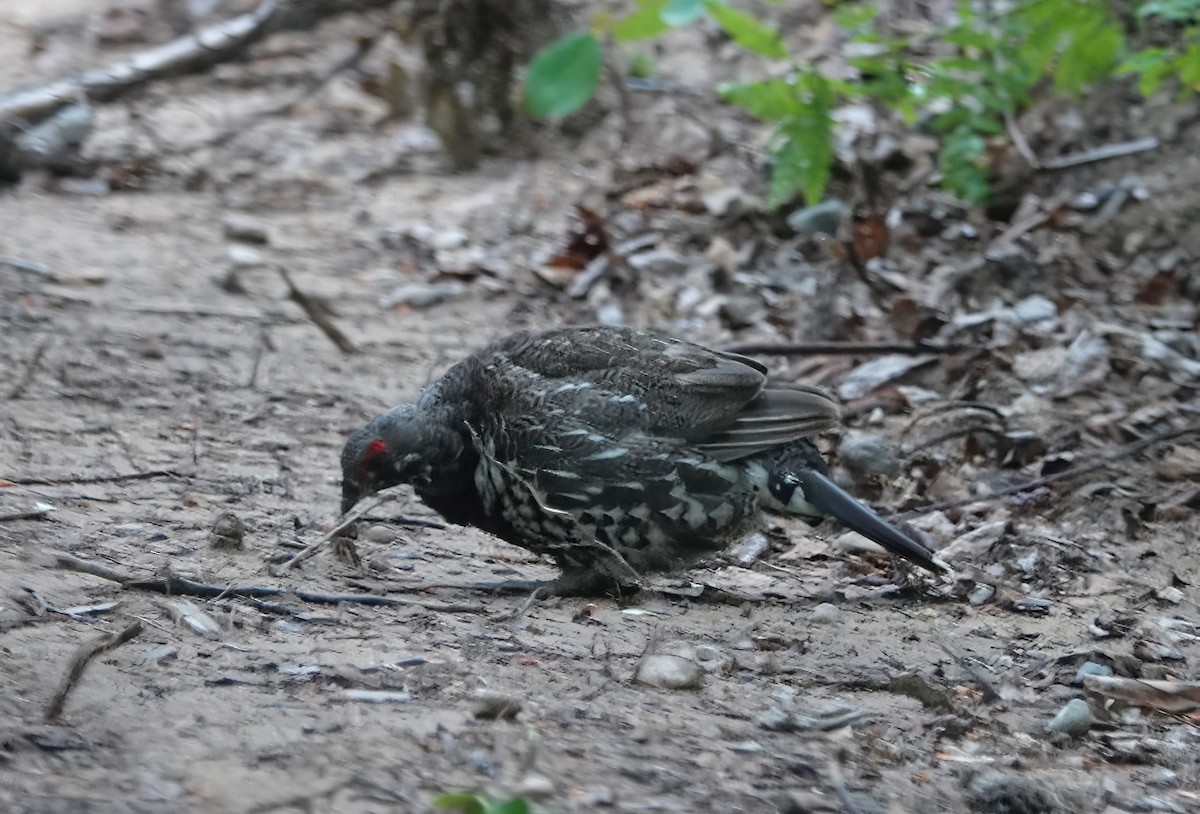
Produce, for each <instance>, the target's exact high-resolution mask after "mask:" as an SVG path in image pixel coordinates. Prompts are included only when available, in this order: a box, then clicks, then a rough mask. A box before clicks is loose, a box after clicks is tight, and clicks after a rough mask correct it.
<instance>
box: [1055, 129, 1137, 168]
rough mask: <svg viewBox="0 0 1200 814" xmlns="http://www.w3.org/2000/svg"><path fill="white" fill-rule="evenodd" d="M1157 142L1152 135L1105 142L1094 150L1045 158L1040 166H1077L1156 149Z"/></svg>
mask: <svg viewBox="0 0 1200 814" xmlns="http://www.w3.org/2000/svg"><path fill="white" fill-rule="evenodd" d="M1158 144H1159V142H1158V139H1156V138H1154V137H1153V136H1151V137H1149V138H1142V139H1137V140H1136V141H1123V142H1120V143H1118V144H1106V145H1105V146H1103V147H1097V148H1095V149H1094V150H1084V151H1083V152H1079V153H1071V154H1070V155H1063V156H1059V157H1058V158H1047V159H1046V160H1045V161H1043V162H1042V168H1043V169H1047V170H1065V169H1067V168H1068V167H1078V166H1079V165H1080V164H1090V163H1092V162H1093V161H1107V160H1108V159H1110V158H1121V157H1122V156H1127V155H1133V154H1134V153H1144V152H1147V151H1149V150H1157V149H1158Z"/></svg>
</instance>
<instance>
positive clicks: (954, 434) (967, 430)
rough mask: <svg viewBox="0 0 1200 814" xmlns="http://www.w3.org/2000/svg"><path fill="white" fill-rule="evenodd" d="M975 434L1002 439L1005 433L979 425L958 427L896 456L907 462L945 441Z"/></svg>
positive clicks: (995, 428) (998, 429) (1001, 430)
mask: <svg viewBox="0 0 1200 814" xmlns="http://www.w3.org/2000/svg"><path fill="white" fill-rule="evenodd" d="M977 432H981V433H983V434H984V435H991V436H993V437H996V438H1003V437H1004V433H1005V431H1004V430H1003V429H1000V428H997V427H991V426H988V425H987V424H979V425H975V426H970V427H959V428H958V429H954V430H947V431H946V432H943V433H941V434H939V435H935V436H933V437H932V438H930V439H928V440H926V441H922V442H921V443H919V444H917V445H916V446H914V447H912V448H911V449H906V450H901V451H900V452H899V454H898V457H899V458H900V460H902V461H907V460H909V459H911V458H912V457H913V456H914V455H916V454H917V453H918V452H921V451H922V450H926V449H929V448H930V447H936V446H937V445H939V444H944V443H946V442H947V441H953V440H954V439H955V438H961V437H963V436H966V435H971V434H973V433H977Z"/></svg>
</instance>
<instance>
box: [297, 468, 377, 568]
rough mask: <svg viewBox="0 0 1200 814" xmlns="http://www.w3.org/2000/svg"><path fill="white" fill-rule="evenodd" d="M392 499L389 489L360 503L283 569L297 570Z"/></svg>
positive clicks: (303, 549)
mask: <svg viewBox="0 0 1200 814" xmlns="http://www.w3.org/2000/svg"><path fill="white" fill-rule="evenodd" d="M392 488H394V487H392ZM391 497H392V494H391V492H389V490H387V489H384V490H383V491H382V492H379V493H378V494H376V495H375V496H374V498H372V499H371V500H368V501H364V502H362V503H360V504H359V505H357V506H355V507H354V508H353V509H351V510H350V511H348V512H346V514H344V515H342V519H341V520H339V521H338V524H337V525H336V526H334V527H333V528H331V529H330V530H329V531H328V532H326V533H325V535H324V536H322V537H321V539H320V540H317V541H316V542H315V543H310V544H309V545H307V546H305V547H304V548H302V549H300V550H299V551H297V552H296V553H295V554H294V555H293V556H292V558H291V559H289V560H288V561H287V562H285V563H284V564H283V567H284V568H295V567H296V566H297V565H299V564H300V563H302V562H304V561H305V560H307V559H308V558H309V557H311V556H312V555H314V554H316V553H317V552H318V551H320V550H321V548H322V547H323V546H324V545H325V544H326V543H328V542H329V541H330V540H332V539H333V538H334V537H337V536H338V535H339V534H341V533H342V532H343V531H345V530H346V529H348V528H350V527H351V526H353V525H354V524H355V523H357V522H358V521H359V520H360V519H362V516H363V515H365V514H366V513H367V512H368V511H370V510H371V509H374V508H375V507H376V506H378V505H379V504H381V503H383V502H384V501H386V500H390V499H391Z"/></svg>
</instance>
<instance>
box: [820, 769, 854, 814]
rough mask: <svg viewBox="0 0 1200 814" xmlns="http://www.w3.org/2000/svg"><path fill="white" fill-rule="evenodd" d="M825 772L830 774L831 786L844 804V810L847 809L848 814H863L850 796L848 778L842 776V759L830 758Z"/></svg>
mask: <svg viewBox="0 0 1200 814" xmlns="http://www.w3.org/2000/svg"><path fill="white" fill-rule="evenodd" d="M825 770H826V771H827V772H828V773H829V784H830V785H831V786H833V791H834V793H835V794H836V795H837V798H838V801H839V802H840V803H841V804H842V808H844V809H846V814H862V809H861V808H859V807H858V804H857V803H855V802H854V798H852V797H851V796H850V791H849V790H848V789H847V788H846V778H845V776H843V775H842V763H841V759H840V758H838V757H836V756H830V758H829V760H828V761H827V762H826V764H825Z"/></svg>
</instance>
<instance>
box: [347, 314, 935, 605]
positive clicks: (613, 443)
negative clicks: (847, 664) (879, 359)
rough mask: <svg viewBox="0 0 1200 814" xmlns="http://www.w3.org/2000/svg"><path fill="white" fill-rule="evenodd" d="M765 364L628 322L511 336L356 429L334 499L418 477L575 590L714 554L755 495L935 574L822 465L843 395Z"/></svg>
mask: <svg viewBox="0 0 1200 814" xmlns="http://www.w3.org/2000/svg"><path fill="white" fill-rule="evenodd" d="M766 374H767V370H766V368H765V367H763V366H762V365H761V364H759V363H758V362H756V361H754V360H752V359H749V358H746V357H743V356H738V355H736V354H731V353H723V352H720V351H714V350H709V349H707V348H703V347H701V346H699V345H693V344H690V343H686V342H682V341H680V340H677V339H672V338H670V337H667V336H663V335H659V334H652V333H639V332H636V331H632V330H629V329H624V328H608V327H588V328H558V329H553V330H549V331H542V332H536V333H520V334H515V335H513V336H509V337H507V338H505V339H501V340H499V341H498V342H495V343H493V344H492V345H490V346H488V347H486V348H484V349H482V350H480V351H478V352H477V353H475V354H472V355H471V356H469V357H467V358H466V359H465V360H463V361H462V362H460V363H459V364H457V365H455V366H454V367H452V368H451V369H450V370H449V371H447V373H446V374H445V376H443V377H442V378H441V379H439V380H438V381H436V382H434V383H433V384H431V385H429V386H428V387H426V388H425V389H424V390H423V391H421V393H420V394H418V395H417V397H416V398H415V399H414V400H413V401H412V402H411V403H409V404H405V405H401V406H398V407H394V408H392V409H391V410H388V411H387V412H385V413H383V414H381V415H379V416H377V417H376V418H375V419H374V420H372V421H371V422H370V423H369V424H367V426H366V427H363V428H362V429H360V430H358V431H356V432H355V433H354V434H353V435H352V436H351V437H350V440H349V441H348V442H347V444H346V447H345V449H344V450H343V452H342V477H343V502H342V508H343V511H348V510H349V509H350V508H351V507H352V506H353V505H354V504H355V503H356V502H357V501H358V500H359V499H360V498H361V497H363V496H364V495H366V494H369V493H372V492H374V491H377V490H379V489H382V488H385V487H387V486H391V485H394V484H397V483H411V484H412V485H413V487H414V489H415V490H416V493H417V494H418V495H419V496H420V497H421V499H422V500H424V501H425V503H427V504H428V505H429V506H431V507H432V508H433V509H435V510H436V511H438V512H439V513H440V514H442V515H443V516H444V517H445V518H446V519H447V520H449V521H450V522H453V523H458V524H462V525H474V526H477V527H479V528H481V529H483V530H485V531H488V532H490V533H492V534H495V535H496V536H498V537H500V538H501V539H503V540H506V541H507V542H509V543H513V544H514V545H518V546H521V547H523V548H526V549H529V550H531V551H535V552H538V553H543V554H548V555H550V556H551V557H553V558H554V559H555V561H556V562H557V563H558V565H559V566H560V567H561V568H562V570H563V579H562V580H561V581H560V584H559V587H560V589H563V590H569V591H573V592H593V591H598V590H604V589H605V588H606V587H610V586H612V585H614V584H622V583H629V582H631V581H633V580H634V579H636V577H637V576H638V575H640V574H645V573H650V572H656V571H665V570H670V569H673V568H676V567H680V566H683V565H686V564H688V563H690V562H692V561H694V560H696V559H697V558H698V557H700V556H703V555H705V554H708V553H712V552H714V551H719V550H720V549H722V548H724V547H725V546H726V545H728V544H729V543H730V542H732V541H734V540H736V539H738V538H739V537H741V536H742V535H743V534H745V533H746V532H748V531H750V530H751V529H752V528H753V527H754V525H755V524H756V523H757V522H758V514H759V509H760V508H766V509H768V510H772V511H779V512H787V513H792V514H800V515H804V516H809V517H815V516H818V515H819V514H820V513H821V510H822V509H823V510H825V511H826V512H829V513H832V514H834V515H836V516H837V517H838V518H839V519H841V520H842V521H843V522H845V523H846V524H847V525H849V526H851V527H852V528H855V529H857V530H859V531H862V532H863V533H865V534H867V536H869V537H872V538H873V539H875V540H876V541H877V542H879V543H880V544H881V545H883V546H884V547H886V548H888V549H889V550H890V551H893V552H894V553H896V554H898V555H900V556H902V557H905V558H906V559H909V560H911V561H912V562H915V563H917V564H918V565H921V566H922V567H924V568H928V569H930V570H941V568H942V566H941V565H940V564H939V563H938V562H937V561H936V560H935V559H934V558H933V557H932V555H931V554H930V552H929V551H928V550H926V549H925V548H924V547H923V546H921V545H920V544H918V543H916V542H915V541H913V540H911V539H910V538H908V537H907V536H905V535H904V534H902V533H901V532H899V531H898V530H896V529H895V528H893V527H891V526H889V525H888V524H886V523H884V521H882V520H880V519H879V518H878V517H876V516H875V515H874V514H872V513H871V512H870V511H869V510H868V509H866V507H864V506H862V505H861V504H859V503H857V502H856V501H854V500H853V498H850V497H849V496H848V495H845V494H844V493H842V492H841V491H840V490H838V489H837V487H836V486H834V485H833V484H832V483H831V482H830V481H829V480H828V479H826V478H825V477H824V475H823V473H824V470H825V465H824V461H823V460H822V459H821V456H820V454H819V453H818V452H817V450H816V448H815V447H814V446H813V445H812V444H811V442H810V441H808V440H807V439H808V438H809V437H810V436H812V435H814V434H816V433H819V432H822V431H824V430H828V429H831V428H833V427H834V426H836V424H837V422H838V410H837V407H836V405H835V404H834V402H833V401H832V400H831V399H830V398H829V397H828V396H827V395H826V394H825V393H823V392H822V391H820V390H818V389H816V388H812V387H807V386H804V385H797V384H777V383H774V382H771V383H768V381H767V376H766Z"/></svg>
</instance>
